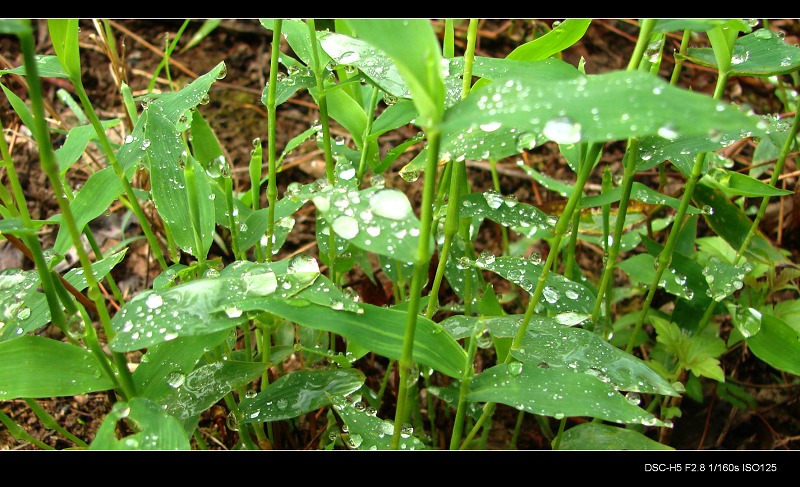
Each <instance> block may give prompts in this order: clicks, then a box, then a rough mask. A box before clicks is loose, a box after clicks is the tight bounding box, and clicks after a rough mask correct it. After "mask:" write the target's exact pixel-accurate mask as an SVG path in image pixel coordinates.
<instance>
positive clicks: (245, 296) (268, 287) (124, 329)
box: [109, 254, 319, 352]
mask: <svg viewBox="0 0 800 487" xmlns="http://www.w3.org/2000/svg"><path fill="white" fill-rule="evenodd" d="M277 265H282V266H283V269H282V270H281V269H280V268H279V267H275V269H277V270H273V267H272V266H271V265H270V264H255V263H252V262H245V261H238V262H237V263H236V264H231V265H229V266H228V267H226V268H225V269H224V270H223V271H222V272H221V273H220V276H219V277H205V278H202V279H198V280H195V281H190V282H187V283H184V284H179V285H176V286H173V287H170V288H167V289H164V290H159V291H156V290H147V291H143V292H141V293H139V294H137V295H136V296H134V298H133V299H131V300H130V301H128V302H127V303H125V305H124V306H123V307H122V309H120V311H119V312H118V313H117V314H116V315H114V317H113V318H112V320H111V326H112V328H113V329H114V330H115V332H116V335H115V336H114V338H113V339H112V340H111V342H110V344H109V346H110V348H111V349H112V350H114V351H120V352H127V351H132V350H138V349H140V348H145V347H149V346H151V345H154V344H157V343H161V342H165V341H169V340H172V339H175V338H177V337H179V336H197V335H203V334H207V333H213V332H216V331H220V330H225V329H230V328H232V327H234V326H236V325H237V324H239V323H241V322H242V321H243V320H244V319H245V318H246V316H243V313H242V309H243V306H244V304H245V303H247V302H248V301H249V300H252V299H254V298H259V297H263V296H267V295H270V294H275V295H276V296H279V297H280V299H286V298H288V297H289V296H291V295H293V294H296V293H297V292H299V291H300V290H302V289H303V288H304V287H306V286H308V285H309V284H311V283H312V282H313V281H314V279H316V278H317V277H318V276H319V266H318V265H317V262H316V261H315V260H314V259H313V258H311V257H308V256H305V255H303V254H299V255H296V256H295V257H293V258H292V259H291V260H290V261H283V262H282V263H281V264H277Z"/></svg>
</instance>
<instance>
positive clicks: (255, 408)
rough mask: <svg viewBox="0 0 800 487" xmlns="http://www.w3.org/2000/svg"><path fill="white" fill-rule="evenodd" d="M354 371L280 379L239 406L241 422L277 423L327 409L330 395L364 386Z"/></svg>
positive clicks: (316, 372)
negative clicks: (323, 408)
mask: <svg viewBox="0 0 800 487" xmlns="http://www.w3.org/2000/svg"><path fill="white" fill-rule="evenodd" d="M364 380H365V377H364V373H363V372H361V371H360V370H357V369H337V370H297V371H294V372H291V373H289V374H286V375H283V376H281V377H279V378H278V379H277V380H276V381H274V382H272V383H271V384H270V385H268V386H267V387H265V388H264V389H263V390H262V391H261V392H259V393H258V394H257V395H256V396H255V397H254V398H249V399H245V400H243V401H242V402H241V403H240V404H239V411H240V412H241V413H242V416H243V417H242V419H241V420H240V421H241V422H242V423H253V422H265V421H280V420H284V419H289V418H296V417H297V416H300V415H303V414H305V413H308V412H311V411H314V410H316V409H319V408H322V407H325V406H329V405H330V404H331V396H346V395H349V394H352V393H353V392H355V391H357V390H358V389H360V388H361V386H362V385H364Z"/></svg>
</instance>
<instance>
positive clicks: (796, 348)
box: [747, 313, 800, 375]
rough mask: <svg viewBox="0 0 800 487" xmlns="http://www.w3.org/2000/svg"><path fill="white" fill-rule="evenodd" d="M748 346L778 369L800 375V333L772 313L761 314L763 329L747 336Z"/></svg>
mask: <svg viewBox="0 0 800 487" xmlns="http://www.w3.org/2000/svg"><path fill="white" fill-rule="evenodd" d="M747 346H748V347H749V348H750V350H751V351H752V352H753V354H755V356H756V357H758V358H760V359H761V360H763V361H764V362H766V363H768V364H769V365H771V366H772V367H775V368H776V369H778V370H782V371H784V372H788V373H790V374H794V375H800V333H799V332H798V331H797V330H796V329H795V328H793V327H792V326H790V325H789V324H788V323H786V321H784V320H782V319H781V318H778V317H777V316H775V315H773V314H771V313H763V314H762V316H761V329H760V330H759V332H758V333H756V334H755V335H753V336H751V337H749V338H747Z"/></svg>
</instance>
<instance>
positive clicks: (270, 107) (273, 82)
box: [266, 19, 283, 260]
mask: <svg viewBox="0 0 800 487" xmlns="http://www.w3.org/2000/svg"><path fill="white" fill-rule="evenodd" d="M282 28H283V21H282V20H281V19H275V20H273V26H272V54H271V55H270V60H269V63H270V64H269V85H268V87H267V128H268V131H267V207H268V208H269V209H268V210H267V214H268V216H267V249H266V254H267V256H266V258H267V259H268V260H272V236H273V235H274V233H275V201H276V200H277V199H278V183H277V174H276V167H275V154H276V153H277V148H276V147H275V143H276V138H277V137H276V134H277V132H278V127H277V121H276V120H277V115H276V113H277V112H276V110H277V107H276V105H275V104H276V100H275V93H276V91H277V89H278V86H277V85H278V69H279V67H278V61H279V59H280V52H281V31H282Z"/></svg>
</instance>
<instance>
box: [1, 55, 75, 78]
mask: <svg viewBox="0 0 800 487" xmlns="http://www.w3.org/2000/svg"><path fill="white" fill-rule="evenodd" d="M34 59H35V60H36V74H38V75H39V76H40V77H42V78H69V74H67V72H66V71H65V70H64V66H62V65H61V61H59V60H58V56H34ZM4 74H18V75H20V76H27V72H26V71H25V65H24V64H23V65H21V66H17V67H16V68H13V69H0V76H2V75H4Z"/></svg>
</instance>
